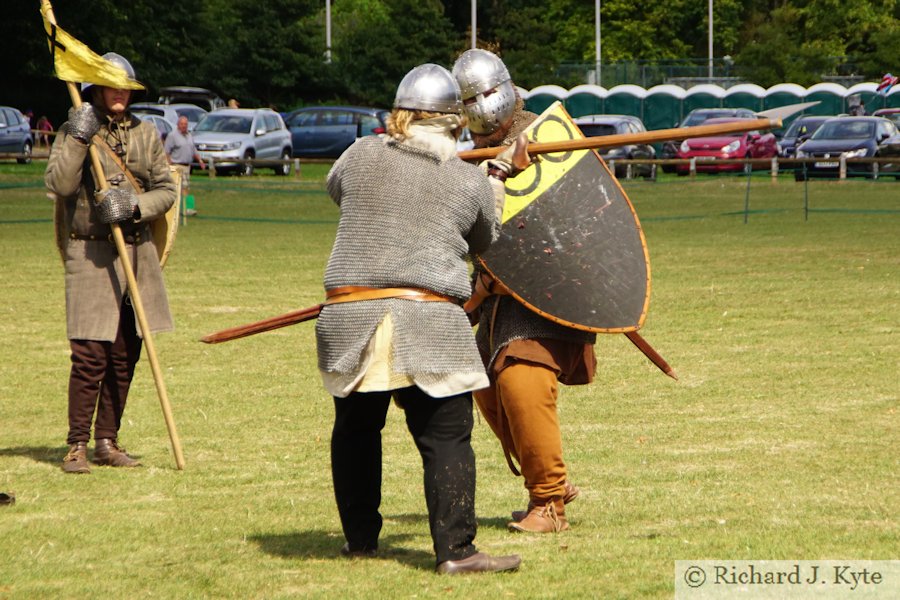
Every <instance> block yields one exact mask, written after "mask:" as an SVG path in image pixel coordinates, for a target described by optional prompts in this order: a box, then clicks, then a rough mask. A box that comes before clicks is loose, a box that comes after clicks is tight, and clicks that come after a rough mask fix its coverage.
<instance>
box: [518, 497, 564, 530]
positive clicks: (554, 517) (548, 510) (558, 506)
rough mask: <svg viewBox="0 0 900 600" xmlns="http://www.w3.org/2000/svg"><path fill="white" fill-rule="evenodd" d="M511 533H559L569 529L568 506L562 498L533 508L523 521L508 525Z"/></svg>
mask: <svg viewBox="0 0 900 600" xmlns="http://www.w3.org/2000/svg"><path fill="white" fill-rule="evenodd" d="M507 527H508V528H509V530H510V531H523V532H525V533H559V532H560V531H565V530H566V529H568V528H569V522H568V521H567V520H566V505H565V503H564V502H563V500H562V498H558V499H554V500H549V501H548V502H547V503H546V504H542V505H541V504H539V505H537V506H535V507H534V508H532V509H531V510H530V511H529V513H528V515H527V516H526V517H525V518H524V519H522V520H521V521H513V522H512V523H509V524H507Z"/></svg>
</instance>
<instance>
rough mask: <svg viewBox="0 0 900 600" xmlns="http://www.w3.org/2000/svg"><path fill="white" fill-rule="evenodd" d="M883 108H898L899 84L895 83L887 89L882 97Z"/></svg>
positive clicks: (899, 99) (899, 100) (899, 102)
mask: <svg viewBox="0 0 900 600" xmlns="http://www.w3.org/2000/svg"><path fill="white" fill-rule="evenodd" d="M884 107H885V108H900V85H895V86H894V87H892V88H891V89H890V90H888V93H887V95H886V96H885V98H884Z"/></svg>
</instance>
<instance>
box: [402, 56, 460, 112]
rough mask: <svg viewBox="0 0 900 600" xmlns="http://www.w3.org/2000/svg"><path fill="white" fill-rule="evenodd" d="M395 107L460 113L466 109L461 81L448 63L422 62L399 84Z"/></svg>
mask: <svg viewBox="0 0 900 600" xmlns="http://www.w3.org/2000/svg"><path fill="white" fill-rule="evenodd" d="M394 108H405V109H407V110H427V111H433V112H440V113H455V114H459V113H460V111H461V110H462V98H461V97H460V93H459V85H458V84H457V83H456V79H454V77H453V75H452V74H451V73H450V71H448V70H447V69H445V68H444V67H442V66H440V65H435V64H433V63H426V64H424V65H419V66H418V67H415V68H414V69H413V70H411V71H410V72H409V73H407V74H406V76H405V77H404V78H403V80H402V81H401V82H400V85H399V86H398V87H397V95H396V97H395V98H394Z"/></svg>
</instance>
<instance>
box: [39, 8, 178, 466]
mask: <svg viewBox="0 0 900 600" xmlns="http://www.w3.org/2000/svg"><path fill="white" fill-rule="evenodd" d="M41 11H42V12H43V13H44V15H45V16H46V18H47V22H48V23H49V24H50V25H51V26H52V27H56V17H55V16H54V15H53V7H52V6H51V5H50V2H49V0H41ZM55 50H56V49H55V48H51V52H54V51H55ZM66 87H67V88H68V90H69V96H70V97H71V98H72V106H74V107H75V108H76V109H77V108H78V107H79V106H81V94H80V93H79V92H78V88H77V87H76V85H75V83H73V82H72V81H66ZM88 150H89V152H90V156H91V166H92V168H93V170H94V181H95V182H96V184H97V185H99V186H100V188H101V189H100V192H101V193H102V192H103V191H105V190H107V189H109V184H108V182H107V181H106V177H105V176H104V174H103V165H102V164H101V163H100V153H99V152H98V150H97V148H96V147H95V146H94V144H91V145H90V146H89V147H88ZM110 228H111V229H112V235H113V240H115V243H116V250H117V251H118V253H119V260H121V261H122V269H123V270H124V271H125V279H126V280H127V282H128V294H129V296H130V297H131V304H132V307H133V308H134V314H135V316H136V317H137V320H138V325H140V328H141V334H142V335H143V338H144V345H145V347H146V348H147V357H148V358H149V359H150V369H151V370H152V372H153V381H154V382H155V383H156V391H157V393H158V395H159V403H160V406H161V407H162V412H163V417H164V418H165V421H166V428H167V429H168V431H169V438H170V439H171V441H172V450H173V452H174V453H175V465H176V466H177V467H178V469H179V470H181V469H184V456H183V454H182V452H181V441H180V440H179V438H178V431H177V430H176V429H175V419H174V417H173V416H172V409H171V407H170V405H169V396H168V394H167V393H166V384H165V382H164V381H163V377H162V370H161V369H160V366H159V360H158V359H157V356H156V346H155V345H154V343H153V336H152V334H151V333H150V326H149V324H148V323H147V315H146V313H145V312H144V304H143V302H142V301H141V295H140V292H139V291H138V285H137V279H135V276H134V269H133V268H132V266H131V260H130V259H129V258H128V249H127V247H126V246H125V236H124V235H123V234H122V228H121V227H120V226H119V224H118V223H110Z"/></svg>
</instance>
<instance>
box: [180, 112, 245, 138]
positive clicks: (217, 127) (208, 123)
mask: <svg viewBox="0 0 900 600" xmlns="http://www.w3.org/2000/svg"><path fill="white" fill-rule="evenodd" d="M252 125H253V119H251V118H250V117H240V116H236V115H215V114H209V115H206V116H205V117H204V118H203V120H202V121H200V122H199V123H198V124H197V127H196V128H195V129H194V131H195V132H199V131H218V132H224V133H250V127H251V126H252Z"/></svg>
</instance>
